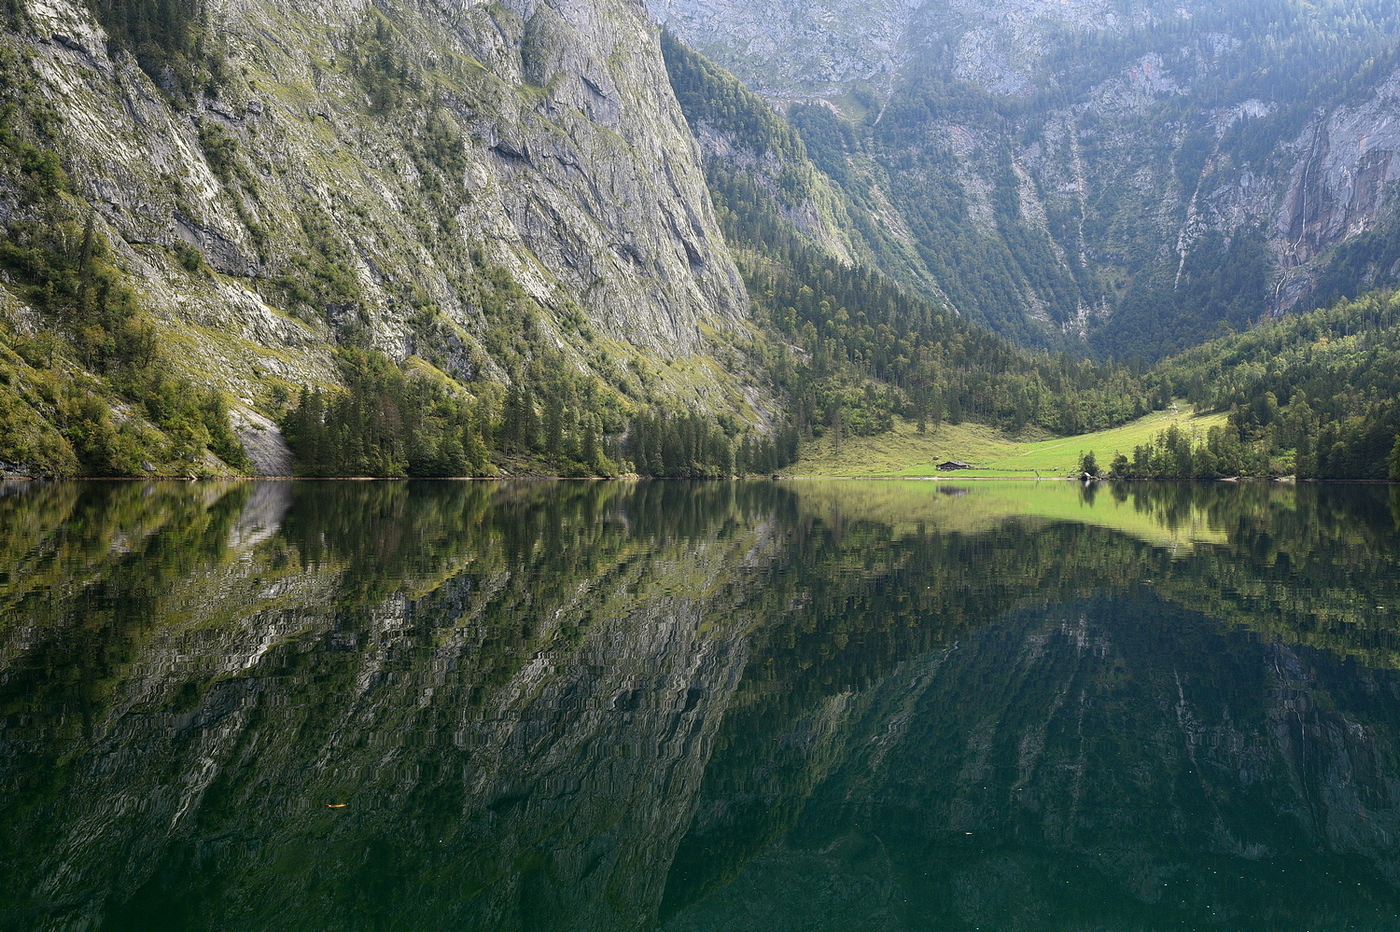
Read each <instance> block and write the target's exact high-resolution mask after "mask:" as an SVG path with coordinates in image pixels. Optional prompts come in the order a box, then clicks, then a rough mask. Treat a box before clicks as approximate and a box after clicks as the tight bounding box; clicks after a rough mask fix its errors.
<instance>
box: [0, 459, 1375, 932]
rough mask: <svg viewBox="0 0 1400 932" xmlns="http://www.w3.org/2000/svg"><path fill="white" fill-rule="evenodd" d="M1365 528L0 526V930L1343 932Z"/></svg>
mask: <svg viewBox="0 0 1400 932" xmlns="http://www.w3.org/2000/svg"><path fill="white" fill-rule="evenodd" d="M1397 526H1400V497H1397V495H1396V493H1395V491H1394V490H1393V489H1392V488H1391V487H1388V486H1381V485H1324V484H1301V485H1281V484H1264V483H1259V484H1239V485H1234V484H1212V485H1192V484H1151V483H1133V484H1098V485H1090V486H1081V485H1079V484H1077V483H1067V482H1044V483H1034V482H1025V483H1022V482H995V483H993V482H957V481H951V480H940V481H937V482H918V481H909V482H891V481H821V480H809V481H797V480H793V481H737V482H729V481H717V482H662V481H651V482H550V481H532V482H525V481H521V482H490V483H475V482H382V483H362V482H200V483H183V482H169V483H164V482H139V483H133V482H125V483H100V482H93V483H80V482H68V483H6V484H0V560H3V565H0V799H3V801H4V806H3V808H2V809H0V872H3V874H4V876H6V877H7V878H9V881H8V882H7V883H6V884H5V885H4V886H3V889H0V929H93V930H95V929H138V928H139V929H145V930H153V929H154V930H164V929H169V930H177V929H179V930H184V929H189V930H195V929H229V928H248V929H289V930H290V929H297V930H311V929H379V928H392V929H403V930H432V929H454V930H529V932H553V930H561V932H562V930H577V929H597V930H676V932H678V930H707V929H725V930H742V929H754V930H759V929H763V930H773V929H794V930H796V929H804V930H806V929H833V930H836V929H840V930H855V929H869V930H905V929H911V930H912V929H939V930H964V929H966V930H972V929H1001V930H1037V932H1039V930H1045V932H1050V930H1056V932H1058V930H1065V932H1069V930H1074V932H1088V930H1144V932H1146V930H1162V929H1170V930H1175V929H1182V930H1186V929H1201V928H1220V929H1228V930H1251V929H1259V930H1300V932H1301V930H1314V932H1316V930H1333V929H1335V930H1342V929H1348V930H1370V929H1376V930H1380V929H1389V928H1393V927H1394V922H1395V916H1397V915H1400V672H1398V671H1400V531H1397Z"/></svg>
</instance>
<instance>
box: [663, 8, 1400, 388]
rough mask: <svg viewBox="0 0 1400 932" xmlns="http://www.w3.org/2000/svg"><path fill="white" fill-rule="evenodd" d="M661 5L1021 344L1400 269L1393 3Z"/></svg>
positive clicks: (1203, 335)
mask: <svg viewBox="0 0 1400 932" xmlns="http://www.w3.org/2000/svg"><path fill="white" fill-rule="evenodd" d="M652 9H653V12H654V13H655V15H656V16H657V18H658V19H659V20H660V21H661V22H662V23H663V24H664V25H665V26H666V27H667V28H668V29H669V30H671V31H672V32H674V33H675V34H676V35H677V37H678V38H679V39H681V40H682V41H684V42H685V43H687V44H689V45H691V46H693V47H694V48H696V49H698V50H700V51H701V52H703V53H705V54H706V55H707V56H709V57H711V58H712V59H714V60H715V61H716V63H717V64H719V65H720V66H722V67H724V68H727V69H729V70H731V71H733V72H734V73H735V74H736V75H737V76H739V77H740V78H741V79H743V80H744V81H745V82H746V83H747V84H748V85H749V86H750V87H751V88H753V89H754V90H755V91H756V92H758V93H759V94H761V95H762V96H763V97H765V98H766V99H767V100H769V101H770V102H772V103H773V104H774V106H775V107H777V108H779V109H780V110H783V111H785V112H786V113H787V114H788V115H789V117H790V118H791V119H792V121H793V123H794V125H796V126H797V127H798V128H799V130H801V132H802V135H803V138H804V140H805V141H806V143H807V146H808V149H809V151H810V152H811V153H812V154H813V158H814V161H815V162H816V163H817V164H818V165H819V166H820V167H821V168H822V169H824V170H825V172H826V174H827V175H828V176H829V177H830V178H831V179H833V180H834V181H836V182H837V184H838V185H839V186H840V187H841V188H842V189H843V191H844V192H845V194H846V195H847V196H848V197H849V200H850V202H851V207H850V210H851V211H852V212H854V213H858V214H861V215H863V216H865V217H866V218H868V219H867V221H866V222H865V223H862V224H858V225H859V226H862V227H866V228H870V229H872V230H873V231H874V232H873V233H867V234H865V235H864V239H865V242H864V244H862V245H861V246H857V247H856V250H857V252H860V251H861V250H862V249H863V250H864V252H865V254H866V255H867V256H868V257H869V258H870V260H871V261H873V262H875V263H876V264H877V265H878V266H879V267H880V268H882V269H883V270H884V271H886V272H887V273H889V274H890V275H892V276H893V277H895V278H897V279H898V280H900V281H903V282H904V283H906V284H907V285H909V286H911V287H913V288H916V289H919V290H921V291H923V292H924V293H925V294H927V295H930V296H935V297H940V298H946V299H947V300H949V301H950V302H951V303H952V304H953V306H954V307H956V308H957V309H958V310H959V311H960V312H962V313H963V314H966V315H968V316H969V317H971V318H973V319H976V320H979V321H982V322H984V323H986V324H989V325H991V326H992V327H994V328H995V329H997V330H999V331H1000V332H1002V333H1004V334H1008V335H1011V336H1013V337H1015V338H1016V339H1018V340H1020V341H1022V342H1031V343H1038V344H1041V345H1046V346H1062V347H1070V348H1077V349H1078V350H1079V351H1086V350H1087V351H1089V352H1093V353H1097V354H1102V355H1109V354H1111V355H1115V356H1118V357H1119V358H1127V357H1130V356H1141V357H1143V358H1145V359H1149V360H1150V359H1156V358H1160V357H1161V356H1164V355H1167V354H1169V353H1170V352H1172V351H1175V350H1180V349H1184V348H1186V347H1188V346H1191V345H1194V344H1195V343H1198V342H1201V341H1202V340H1204V339H1208V338H1210V337H1211V336H1214V335H1217V334H1218V333H1219V332H1220V330H1221V328H1222V327H1228V328H1231V329H1234V330H1242V329H1244V328H1246V327H1248V326H1249V325H1250V324H1251V323H1252V322H1253V321H1256V320H1258V319H1260V318H1261V317H1263V316H1265V315H1269V314H1277V313H1280V312H1283V311H1286V310H1289V309H1292V308H1295V307H1303V308H1306V307H1310V306H1315V305H1317V304H1320V303H1325V302H1326V301H1328V300H1331V299H1332V298H1335V297H1338V296H1347V297H1354V296H1356V295H1357V294H1358V293H1359V292H1361V291H1364V290H1366V289H1368V288H1371V287H1376V286H1378V285H1386V284H1393V283H1394V282H1395V281H1396V276H1397V261H1400V245H1398V244H1397V239H1396V230H1397V226H1396V217H1395V203H1394V200H1393V194H1392V185H1391V182H1392V181H1394V180H1395V179H1396V177H1397V175H1398V174H1400V161H1397V153H1400V136H1397V135H1396V129H1395V127H1396V126H1397V125H1400V124H1397V122H1396V120H1395V117H1396V116H1397V115H1398V114H1400V71H1397V68H1396V55H1395V52H1396V48H1397V44H1400V14H1397V12H1396V11H1395V9H1394V8H1393V6H1392V5H1390V4H1385V3H1381V2H1374V0H1367V2H1360V3H1351V4H1345V5H1343V4H1307V3H1302V2H1295V0H1270V2H1266V3H1253V2H1250V3H1243V2H1233V0H1227V2H1224V3H1210V4H1207V3H1194V2H1184V3H1181V2H1172V3H1169V4H1168V3H1157V2H1141V0H1123V2H1119V0H1075V2H1070V3H1064V2H1060V0H1019V2H1015V3H1010V4H1008V3H990V2H986V0H924V2H915V0H909V2H899V3H896V2H890V3H880V4H874V5H868V4H845V3H842V2H839V0H788V2H786V3H782V4H777V5H770V6H767V7H765V8H764V9H763V10H762V11H749V12H745V11H744V10H741V9H740V8H739V5H737V4H732V3H710V2H704V3H701V2H697V0H654V2H653V3H652Z"/></svg>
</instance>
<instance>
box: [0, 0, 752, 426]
mask: <svg viewBox="0 0 1400 932" xmlns="http://www.w3.org/2000/svg"><path fill="white" fill-rule="evenodd" d="M204 16H205V17H207V20H206V23H207V38H206V39H205V41H204V46H202V50H203V51H204V53H205V55H206V58H207V61H208V62H210V63H212V64H209V65H208V67H207V68H206V69H205V71H204V72H203V76H202V80H199V81H198V82H196V84H197V86H193V87H192V86H190V82H188V81H186V82H184V83H183V84H182V83H181V81H180V74H179V71H180V67H183V65H181V64H180V63H179V62H177V65H176V66H175V67H170V66H167V67H166V68H165V70H164V71H160V70H155V78H156V79H154V80H153V78H152V76H151V74H148V73H147V71H146V70H143V68H142V67H141V66H140V65H139V64H138V57H134V56H133V55H132V54H131V52H130V51H128V50H127V49H126V48H125V47H124V46H123V45H122V44H121V43H120V42H118V41H117V40H116V37H114V36H110V35H108V34H107V32H106V31H104V29H103V28H102V26H101V25H99V22H98V21H97V20H96V19H95V18H94V16H93V14H92V13H91V12H90V11H89V9H88V7H87V6H85V5H84V4H82V3H81V2H75V0H32V2H23V3H20V4H18V6H17V8H16V10H15V11H14V12H13V13H12V14H11V15H10V16H9V25H10V28H9V29H7V30H6V31H5V32H4V33H3V35H0V47H3V50H4V53H5V55H4V61H5V87H6V96H7V98H9V99H10V100H11V102H16V101H17V102H18V106H19V108H20V110H19V111H18V112H19V113H21V114H23V115H24V116H25V117H31V119H29V120H28V122H29V123H30V124H31V126H30V127H27V128H26V131H27V132H30V134H31V135H35V136H36V139H37V144H38V145H39V147H40V148H41V149H47V150H50V151H52V152H53V153H54V154H56V156H57V159H58V162H59V164H60V165H61V167H62V170H63V172H64V173H66V178H67V180H68V182H69V184H70V186H71V194H68V195H66V196H65V199H64V200H63V201H62V203H61V206H62V209H63V210H65V211H68V212H69V213H71V214H72V215H73V216H74V217H75V218H79V219H77V220H75V222H77V223H78V224H79V225H81V218H82V217H83V216H85V215H87V214H88V213H89V210H88V209H89V208H91V210H93V211H95V217H96V220H97V232H98V233H99V234H100V235H102V236H105V239H106V240H107V241H109V242H110V243H111V246H112V249H113V251H114V259H113V261H114V262H115V264H116V265H117V266H119V267H120V268H121V269H122V270H123V271H124V272H125V273H126V274H127V275H128V276H129V279H130V281H131V282H132V284H133V286H134V287H135V289H136V290H137V292H138V293H139V294H140V296H141V299H142V305H143V308H144V312H145V313H147V314H149V316H150V318H151V319H152V320H153V321H154V323H155V326H156V328H157V330H158V332H159V336H160V340H161V343H162V345H163V346H165V347H168V348H169V350H170V354H171V356H172V357H173V358H174V360H175V362H176V363H177V365H178V366H179V368H180V369H181V370H182V371H184V372H185V373H187V374H188V375H190V376H191V377H192V378H193V379H194V380H195V381H196V382H197V383H201V384H214V385H217V386H219V387H220V388H222V389H224V390H225V391H227V392H229V393H230V394H231V395H232V396H233V397H234V398H235V399H236V400H237V401H236V407H237V408H239V409H241V411H242V412H243V413H242V416H243V417H244V419H245V420H248V421H249V422H250V423H251V422H253V421H255V420H257V421H258V423H259V425H260V426H261V427H262V428H264V429H267V428H269V426H270V422H267V421H265V420H258V415H257V413H256V412H258V411H262V412H263V413H270V411H271V409H272V408H273V407H275V405H273V404H271V402H270V399H272V398H273V397H274V396H275V397H285V396H286V394H287V393H289V392H291V393H294V392H295V391H296V389H297V388H298V387H299V386H301V385H304V384H312V385H315V384H328V383H333V382H335V381H336V379H337V378H338V375H337V372H336V369H335V367H334V365H333V363H332V356H331V350H332V349H333V348H334V346H336V345H339V344H346V343H353V344H355V345H368V346H370V347H373V348H376V349H378V350H381V351H382V352H384V353H387V354H388V355H390V356H391V357H393V358H395V359H399V360H404V359H406V358H408V357H410V356H418V357H421V358H422V359H424V360H426V361H427V362H429V363H431V364H432V365H433V366H434V367H436V368H437V369H439V370H441V372H442V373H443V374H445V376H447V377H448V378H450V379H452V380H455V381H456V382H457V383H459V384H460V385H462V386H464V387H466V388H467V390H468V391H472V392H477V391H479V390H480V389H481V387H482V386H484V385H489V384H492V383H496V384H499V383H501V382H504V381H509V380H510V379H511V378H512V377H518V376H519V375H520V372H521V371H522V367H523V365H524V361H525V360H527V359H528V358H529V356H530V355H531V353H532V351H533V350H532V347H546V348H549V349H551V350H556V351H558V352H561V353H562V354H563V355H564V358H565V359H566V360H567V365H569V366H571V367H573V368H575V369H576V370H577V371H578V372H580V373H588V374H596V375H598V376H600V377H601V378H602V379H603V381H604V382H605V383H607V384H608V385H609V386H611V387H612V388H613V389H614V390H617V389H619V387H620V390H621V391H622V392H623V393H624V394H625V393H627V392H628V391H629V390H630V391H632V392H633V393H634V394H635V395H636V396H637V397H638V398H641V399H644V398H646V397H670V398H673V399H678V400H680V401H681V402H682V403H685V404H694V405H699V406H700V407H702V408H706V407H708V408H719V407H723V408H726V409H730V410H742V409H744V408H745V407H746V405H745V403H744V394H743V391H742V388H741V386H740V385H739V382H740V377H739V376H737V375H736V374H735V373H733V372H729V373H721V371H720V369H719V367H718V366H714V365H711V364H709V363H708V361H707V359H708V357H707V353H708V352H709V351H710V349H712V348H713V347H710V346H708V345H707V343H706V337H705V334H706V333H711V334H718V335H719V337H718V338H719V340H720V342H721V343H723V342H727V341H728V340H729V339H731V337H732V335H733V334H735V333H736V332H737V328H738V327H739V326H740V325H741V323H742V321H743V319H744V317H745V314H746V313H747V299H746V296H745V294H744V289H743V285H742V283H741V281H740V280H739V278H738V275H737V273H736V271H735V269H734V266H733V264H732V261H731V259H730V258H729V256H728V254H727V252H726V249H725V246H724V243H723V239H722V236H721V235H720V233H719V232H718V228H717V226H716V223H715V219H714V216H713V210H712V208H711V205H710V200H709V197H708V193H707V191H706V188H705V184H704V179H703V175H702V173H701V171H700V169H699V167H698V152H697V147H696V144H695V142H694V140H693V138H692V137H691V135H690V133H689V130H688V128H687V127H686V124H685V121H684V119H683V118H682V117H681V115H680V112H679V109H678V107H677V105H676V102H675V99H674V97H673V96H672V94H671V93H670V89H669V86H668V84H667V81H666V76H665V70H664V66H663V64H662V61H661V57H660V53H659V48H658V44H657V30H656V28H655V27H654V26H653V25H651V24H650V22H649V21H648V18H647V14H646V11H645V9H644V8H643V7H641V6H640V5H639V4H637V3H634V2H628V0H558V2H553V0H551V2H532V0H510V2H506V3H490V4H488V3H485V2H475V0H468V2H461V3H456V2H454V3H447V4H433V5H419V4H400V3H388V4H377V5H376V4H369V3H366V2H357V0H337V2H332V3H321V2H318V3H303V2H299V0H288V2H282V0H275V2H258V0H229V2H220V3H214V4H210V5H209V6H208V8H207V10H205V12H204ZM137 52H138V56H139V52H140V50H139V49H138V50H137ZM199 67H204V66H203V65H200V63H196V67H195V71H198V69H199ZM148 70H149V69H148ZM35 113H42V114H44V122H43V125H42V126H41V127H40V129H39V130H32V126H33V125H36V124H37V123H38V122H39V121H37V120H35V119H33V118H32V115H33V114H35ZM39 137H42V138H39ZM22 180H23V179H22V178H21V177H20V176H19V175H14V176H11V177H10V178H8V179H7V180H6V182H5V183H4V184H3V185H0V223H6V224H10V223H16V222H20V221H25V220H33V219H35V217H36V214H37V213H39V211H37V210H36V208H35V205H34V202H33V200H32V199H31V198H29V197H28V196H27V194H26V190H25V188H24V185H23V184H21V181H22ZM3 307H4V310H5V320H4V323H5V326H6V327H7V328H8V330H9V332H11V333H13V334H14V335H15V339H19V340H23V339H25V338H32V337H34V336H35V334H37V333H39V332H40V331H42V330H43V329H44V328H45V327H46V326H47V325H46V323H45V322H44V321H43V320H42V319H41V317H40V315H38V314H37V313H36V312H35V311H34V310H33V309H32V308H30V307H28V306H27V303H26V301H25V300H24V295H23V293H22V292H20V291H19V290H17V289H15V288H10V289H7V293H6V295H5V299H4V301H3ZM522 339H523V340H525V341H526V343H527V344H528V345H527V346H525V347H524V348H521V346H520V345H519V344H520V341H521V340H522ZM629 363H632V364H633V368H636V369H637V370H638V371H639V372H641V371H645V372H647V374H648V384H649V386H650V387H649V388H648V389H647V390H643V389H642V388H641V387H640V386H638V385H635V384H631V385H629V384H628V383H627V381H626V380H625V379H624V378H623V377H622V376H621V375H620V372H621V371H622V367H624V366H627V365H628V364H629ZM651 376H654V377H655V378H651ZM755 397H756V396H755Z"/></svg>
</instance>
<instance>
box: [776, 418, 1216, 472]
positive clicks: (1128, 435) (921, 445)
mask: <svg viewBox="0 0 1400 932" xmlns="http://www.w3.org/2000/svg"><path fill="white" fill-rule="evenodd" d="M1172 423H1175V424H1176V425H1177V427H1178V428H1179V429H1181V430H1184V431H1186V432H1188V433H1191V434H1200V435H1202V436H1204V434H1205V432H1206V431H1207V430H1209V429H1210V428H1211V427H1213V426H1215V425H1217V424H1224V423H1225V415H1224V414H1205V415H1198V414H1196V413H1195V412H1194V410H1192V408H1191V407H1190V406H1189V405H1184V404H1183V405H1181V406H1180V410H1179V411H1156V412H1153V413H1152V414H1149V415H1147V416H1146V417H1143V418H1139V419H1138V420H1136V421H1133V422H1131V423H1128V424H1124V425H1123V426H1121V427H1115V428H1112V429H1111V430H1102V431H1097V432H1095V433H1091V434H1079V435H1077V436H1074V437H1054V436H1051V435H1048V434H1044V433H1042V434H1040V435H1038V436H1028V435H1023V436H1020V437H1011V436H1008V435H1007V434H1006V433H1005V432H1003V431H1001V430H998V429H997V428H995V427H988V426H986V425H984V424H970V423H963V424H941V425H939V426H938V427H933V426H930V427H929V428H928V429H927V430H926V431H925V432H924V433H922V434H921V433H919V431H918V428H917V426H916V425H915V423H914V422H913V421H909V420H904V419H896V421H895V428H894V430H893V431H891V432H889V433H886V434H881V435H879V436H876V437H847V438H845V439H844V440H843V441H842V442H841V444H840V446H839V448H837V447H836V445H835V444H833V443H832V441H831V440H830V439H829V438H821V439H819V440H816V441H814V442H812V443H809V444H807V446H806V447H805V448H804V450H803V453H802V458H801V459H800V460H798V462H797V463H795V464H794V465H793V466H791V467H789V468H788V469H787V470H785V471H784V472H785V474H787V475H790V476H832V477H835V476H842V477H859V478H919V477H923V476H956V477H958V478H964V479H966V478H983V479H1061V478H1065V477H1067V476H1071V475H1075V474H1076V473H1077V472H1078V470H1079V463H1080V459H1081V457H1083V455H1084V454H1085V453H1088V452H1091V451H1092V452H1093V454H1094V456H1095V458H1096V459H1097V460H1098V463H1099V468H1101V469H1107V468H1108V464H1109V463H1110V462H1111V461H1112V459H1113V456H1114V454H1115V453H1120V452H1121V453H1124V454H1126V455H1127V456H1129V457H1131V456H1132V455H1133V448H1134V447H1136V446H1138V445H1140V444H1144V443H1149V442H1151V440H1152V438H1153V437H1154V436H1155V435H1157V434H1159V433H1161V432H1162V431H1164V430H1166V429H1167V427H1168V425H1170V424H1172ZM947 460H959V461H961V462H964V463H970V464H971V465H972V467H973V468H972V469H963V470H958V471H956V472H951V473H944V472H939V471H938V469H937V468H936V467H937V466H938V464H939V463H942V462H945V461H947Z"/></svg>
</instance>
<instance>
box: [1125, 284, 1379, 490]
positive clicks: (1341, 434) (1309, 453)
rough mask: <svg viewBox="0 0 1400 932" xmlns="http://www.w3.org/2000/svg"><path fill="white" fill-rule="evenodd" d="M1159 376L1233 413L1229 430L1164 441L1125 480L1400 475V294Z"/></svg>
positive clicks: (1223, 343) (1207, 349)
mask: <svg viewBox="0 0 1400 932" xmlns="http://www.w3.org/2000/svg"><path fill="white" fill-rule="evenodd" d="M1158 373H1159V375H1160V377H1161V379H1162V380H1163V382H1164V384H1166V385H1167V386H1169V390H1170V391H1171V392H1172V393H1173V394H1176V395H1180V396H1183V397H1185V398H1187V399H1189V400H1190V401H1191V402H1193V403H1194V404H1196V405H1197V406H1198V407H1200V408H1202V409H1205V410H1210V411H1228V412H1229V413H1230V420H1229V427H1228V428H1223V429H1221V428H1217V429H1214V430H1212V431H1211V432H1210V433H1209V435H1208V436H1206V437H1203V438H1201V437H1190V436H1186V435H1183V434H1182V433H1180V432H1178V433H1176V434H1174V435H1173V434H1170V433H1169V434H1165V435H1163V436H1161V437H1159V438H1158V440H1157V442H1156V443H1155V444H1154V445H1153V446H1152V448H1151V449H1146V448H1140V449H1138V450H1136V451H1134V455H1133V458H1132V460H1131V461H1120V462H1119V463H1117V464H1116V467H1115V468H1114V472H1115V473H1116V474H1118V475H1122V476H1125V477H1128V478H1216V477H1219V476H1232V475H1241V474H1243V475H1257V476H1266V475H1297V476H1299V477H1300V478H1316V479H1385V478H1392V479H1400V401H1397V399H1400V293H1397V292H1375V293H1371V294H1368V295H1366V296H1364V297H1362V298H1359V299H1357V300H1354V301H1343V302H1339V303H1337V304H1335V305H1334V306H1332V307H1329V308H1324V309H1321V310H1316V311H1312V312H1311V313H1307V314H1298V315H1290V316H1287V317H1282V318H1278V319H1276V320H1271V321H1268V322H1266V323H1263V324H1261V325H1259V326H1257V327H1255V328H1253V329H1251V330H1250V331H1248V332H1246V333H1242V334H1239V335H1237V336H1231V337H1226V338H1223V339H1220V340H1215V341H1213V342H1210V343H1207V344H1205V345H1203V346H1200V347H1197V348H1195V349H1193V350H1190V351H1188V352H1186V353H1183V354H1181V355H1180V356H1178V357H1176V358H1174V359H1172V360H1169V361H1168V362H1167V363H1165V364H1163V365H1162V366H1161V367H1159V370H1158ZM1124 460H1126V455H1124Z"/></svg>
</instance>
